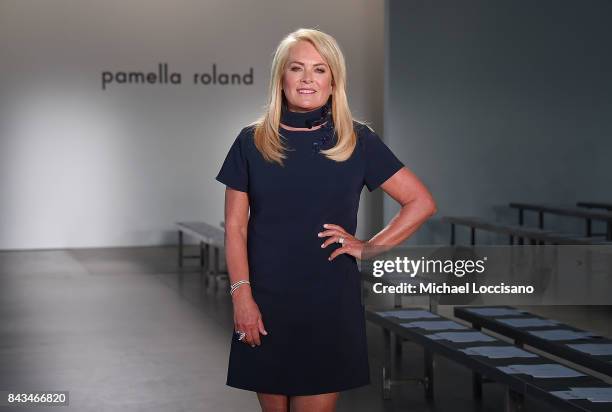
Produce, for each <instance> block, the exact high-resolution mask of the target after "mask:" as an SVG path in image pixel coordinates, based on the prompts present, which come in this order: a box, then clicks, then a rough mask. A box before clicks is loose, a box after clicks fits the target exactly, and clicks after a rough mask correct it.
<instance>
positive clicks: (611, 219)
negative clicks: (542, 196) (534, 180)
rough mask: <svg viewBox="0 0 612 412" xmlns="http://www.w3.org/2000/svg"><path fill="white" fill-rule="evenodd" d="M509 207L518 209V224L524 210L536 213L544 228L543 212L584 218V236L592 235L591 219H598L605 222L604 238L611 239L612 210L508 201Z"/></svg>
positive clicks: (539, 225)
mask: <svg viewBox="0 0 612 412" xmlns="http://www.w3.org/2000/svg"><path fill="white" fill-rule="evenodd" d="M510 207H511V208H514V209H518V211H519V225H522V224H523V223H524V212H525V211H526V210H529V211H533V212H537V213H538V227H539V228H540V229H543V228H544V213H549V214H553V215H559V216H569V217H574V218H579V219H584V220H585V223H586V236H587V237H590V236H592V235H593V234H592V229H591V227H592V221H593V220H599V221H603V222H606V227H607V230H606V234H605V235H606V240H608V241H612V212H609V211H605V212H603V211H592V210H585V209H584V208H580V207H561V206H552V205H543V204H532V203H510Z"/></svg>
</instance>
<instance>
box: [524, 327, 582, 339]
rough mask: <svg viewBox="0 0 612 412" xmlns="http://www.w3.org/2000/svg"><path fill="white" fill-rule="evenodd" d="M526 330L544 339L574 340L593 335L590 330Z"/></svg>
mask: <svg viewBox="0 0 612 412" xmlns="http://www.w3.org/2000/svg"><path fill="white" fill-rule="evenodd" d="M528 332H529V333H531V334H532V335H534V336H537V337H539V338H542V339H546V340H576V339H584V338H590V337H591V336H593V334H592V333H590V332H577V331H575V330H569V329H551V330H529V331H528Z"/></svg>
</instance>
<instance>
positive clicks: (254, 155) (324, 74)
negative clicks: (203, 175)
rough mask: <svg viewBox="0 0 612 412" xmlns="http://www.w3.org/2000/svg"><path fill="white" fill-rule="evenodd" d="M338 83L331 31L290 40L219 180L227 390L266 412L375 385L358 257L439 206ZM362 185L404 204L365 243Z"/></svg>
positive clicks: (326, 407) (315, 410)
mask: <svg viewBox="0 0 612 412" xmlns="http://www.w3.org/2000/svg"><path fill="white" fill-rule="evenodd" d="M345 85H346V68H345V63H344V57H343V55H342V52H341V51H340V48H339V47H338V44H337V43H336V41H335V40H334V39H333V38H332V37H331V36H329V35H327V34H325V33H323V32H321V31H318V30H311V29H300V30H297V31H295V32H293V33H291V34H289V35H288V36H287V37H286V38H285V39H283V40H282V42H281V43H280V44H279V46H278V48H277V50H276V53H275V55H274V59H273V61H272V72H271V81H270V89H269V101H268V105H267V110H266V111H265V113H264V114H263V116H262V117H261V118H260V119H259V120H258V121H256V122H255V123H253V124H252V125H250V126H248V127H245V128H244V129H243V130H242V131H241V132H240V134H239V135H238V137H237V138H236V140H235V141H234V143H233V145H232V146H231V148H230V150H229V153H228V155H227V157H226V159H225V162H224V163H223V166H222V167H221V170H220V172H219V174H218V176H217V180H219V181H220V182H222V183H224V184H225V185H226V186H227V187H226V192H225V245H226V260H227V264H228V270H229V274H230V282H231V284H232V288H231V294H232V301H233V307H234V334H233V337H232V343H231V353H230V359H229V367H228V375H227V384H228V385H229V386H232V387H236V388H241V389H246V390H250V391H254V392H257V396H258V399H259V403H260V405H261V409H262V410H263V411H264V412H268V411H275V412H278V411H289V410H291V411H292V412H305V411H308V412H324V411H333V410H335V405H336V401H337V399H338V393H339V392H340V391H343V390H347V389H351V388H356V387H359V386H363V385H367V384H369V383H370V374H369V365H368V351H367V344H366V333H365V320H364V307H363V305H362V303H361V299H360V297H361V291H360V273H359V271H358V268H357V262H356V259H361V256H362V253H363V252H364V248H365V247H366V246H369V245H386V246H393V245H397V244H399V243H401V242H402V241H403V240H404V239H406V238H407V237H408V236H410V235H411V234H412V233H413V232H414V231H416V230H417V228H418V227H419V226H420V225H421V224H422V223H423V222H424V221H425V220H426V219H427V218H428V217H429V216H431V215H432V214H433V213H434V211H435V205H434V202H433V200H432V197H431V195H430V193H429V192H428V190H427V189H426V188H425V187H424V186H423V184H422V183H421V182H420V181H419V180H418V178H417V177H416V176H415V175H414V174H412V173H411V172H410V171H409V170H408V169H407V168H405V167H404V165H403V164H402V162H401V161H400V160H398V159H397V157H396V156H395V155H394V154H393V153H392V152H391V151H390V150H389V148H388V147H387V146H385V144H384V143H383V142H382V140H381V139H380V138H379V137H378V136H377V135H376V134H375V133H374V132H373V131H372V130H371V129H370V128H368V127H367V126H365V125H364V124H361V123H358V122H356V121H354V120H353V118H352V116H351V111H350V110H349V106H348V102H347V96H346V90H345ZM364 185H365V186H366V187H367V188H368V190H370V191H372V190H374V189H376V188H377V187H379V186H380V187H381V188H382V189H383V190H384V191H385V192H386V193H387V194H389V195H390V196H391V197H392V198H393V199H395V200H396V201H397V202H399V203H400V205H401V210H400V212H399V213H398V214H397V216H395V217H394V218H393V219H392V220H391V222H390V224H389V225H388V226H387V227H385V228H384V229H383V230H381V231H380V232H379V233H378V234H376V235H375V236H374V237H372V238H371V239H369V240H367V241H364V240H360V239H357V238H355V236H354V234H355V229H356V225H357V209H358V206H359V197H360V193H361V191H362V189H363V186H364Z"/></svg>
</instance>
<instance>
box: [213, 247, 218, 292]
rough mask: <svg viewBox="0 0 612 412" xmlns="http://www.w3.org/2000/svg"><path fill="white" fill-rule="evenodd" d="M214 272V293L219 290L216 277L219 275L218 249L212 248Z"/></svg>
mask: <svg viewBox="0 0 612 412" xmlns="http://www.w3.org/2000/svg"><path fill="white" fill-rule="evenodd" d="M214 259H215V260H214V262H213V265H214V269H213V270H214V272H215V279H214V282H215V286H214V290H215V292H216V291H217V290H218V289H219V280H218V279H217V276H218V275H219V248H218V247H214Z"/></svg>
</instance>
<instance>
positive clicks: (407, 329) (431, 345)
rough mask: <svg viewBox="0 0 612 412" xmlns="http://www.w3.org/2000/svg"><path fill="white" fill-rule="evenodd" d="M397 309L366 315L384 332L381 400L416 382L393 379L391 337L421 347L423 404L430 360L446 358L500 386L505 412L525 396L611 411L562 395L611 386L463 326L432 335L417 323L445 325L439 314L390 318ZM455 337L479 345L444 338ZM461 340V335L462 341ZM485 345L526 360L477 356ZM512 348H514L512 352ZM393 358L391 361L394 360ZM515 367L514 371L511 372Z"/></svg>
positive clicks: (430, 390) (395, 364)
mask: <svg viewBox="0 0 612 412" xmlns="http://www.w3.org/2000/svg"><path fill="white" fill-rule="evenodd" d="M397 311H398V309H394V310H392V311H386V310H373V309H367V310H366V319H367V320H368V321H370V322H372V323H374V324H376V325H378V326H380V327H381V328H382V331H383V338H384V362H383V367H382V379H383V380H382V391H383V397H385V398H389V397H390V391H391V387H392V386H393V385H397V384H399V383H402V382H405V381H414V380H415V378H410V379H397V376H396V375H397V374H398V373H397V372H398V370H397V369H399V366H400V365H401V345H400V346H399V347H398V346H396V347H395V350H392V348H391V334H394V335H396V336H398V337H400V338H401V339H406V340H410V341H411V342H414V343H416V344H419V345H420V346H421V347H423V349H424V352H425V376H424V377H423V378H416V380H417V381H419V382H421V383H423V384H424V386H425V395H426V398H427V399H430V400H433V398H434V362H433V359H434V355H441V356H444V357H446V358H448V359H450V360H452V361H454V362H456V363H458V364H460V365H463V366H465V367H466V368H468V369H470V370H471V371H472V372H473V373H474V375H475V376H485V377H487V378H488V379H489V380H490V381H493V382H497V383H500V384H502V385H504V386H505V387H506V392H505V393H506V395H505V405H504V409H505V410H506V411H508V412H510V411H518V410H521V409H522V407H523V402H524V398H525V397H530V398H533V399H537V400H539V401H542V402H546V403H548V404H549V405H551V406H552V407H553V408H554V409H555V410H565V411H582V412H585V411H591V412H603V411H607V412H609V411H610V410H611V409H612V402H593V401H591V400H588V399H586V398H583V399H576V398H575V397H574V398H572V397H571V396H570V397H569V398H568V397H567V396H566V395H564V394H562V393H561V392H566V391H570V388H589V387H596V388H604V389H605V390H612V386H610V385H608V384H606V383H605V382H603V381H601V380H599V379H597V378H595V377H592V376H589V375H585V374H581V373H579V372H577V371H575V370H573V369H571V368H567V367H564V366H563V365H560V364H557V363H555V362H552V361H550V360H548V359H545V358H542V357H541V356H539V355H537V354H534V353H533V352H530V351H527V350H525V349H523V348H519V347H517V346H514V345H512V344H509V343H507V342H504V341H502V340H499V339H497V338H494V337H492V336H490V335H487V334H483V333H482V332H479V331H477V330H475V329H472V328H470V327H469V326H465V325H461V324H458V323H456V322H453V323H454V325H457V326H459V327H463V328H465V329H457V328H456V327H453V326H452V325H450V324H444V325H443V326H442V327H441V328H439V329H438V330H431V329H430V328H431V327H432V326H434V325H431V324H429V325H425V324H423V323H421V322H431V321H442V322H444V321H449V319H446V318H444V317H442V316H440V315H437V314H434V313H431V312H428V311H424V310H421V309H419V310H412V311H413V312H417V314H416V315H415V316H414V317H409V318H406V315H408V316H410V315H411V314H410V313H408V312H410V311H411V310H409V309H401V311H403V313H404V314H402V315H393V314H389V312H392V313H398V312H397ZM411 322H419V323H418V324H414V323H413V324H411V325H410V326H407V325H405V323H411ZM449 332H450V333H451V334H454V333H456V332H459V333H460V334H463V333H464V332H468V333H470V335H471V334H473V333H477V334H479V335H478V336H481V338H479V339H480V342H478V341H471V342H459V341H454V340H455V338H456V336H455V337H451V336H449V335H448V333H449ZM462 337H464V336H462ZM481 346H486V347H488V350H490V348H491V347H492V348H493V350H508V348H510V350H513V351H516V350H520V351H521V354H522V355H525V354H526V355H528V356H529V357H501V358H494V357H487V356H486V355H482V354H478V353H475V352H474V350H476V348H478V347H481ZM513 348H514V349H513ZM392 354H394V355H395V356H394V357H395V359H392ZM521 365H529V366H527V367H533V366H532V365H552V367H558V368H561V369H562V370H563V371H564V372H567V373H569V374H570V375H575V376H567V377H549V378H545V377H534V376H531V375H529V374H527V373H526V372H524V371H517V369H516V368H517V367H518V366H521ZM513 366H514V368H513Z"/></svg>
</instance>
